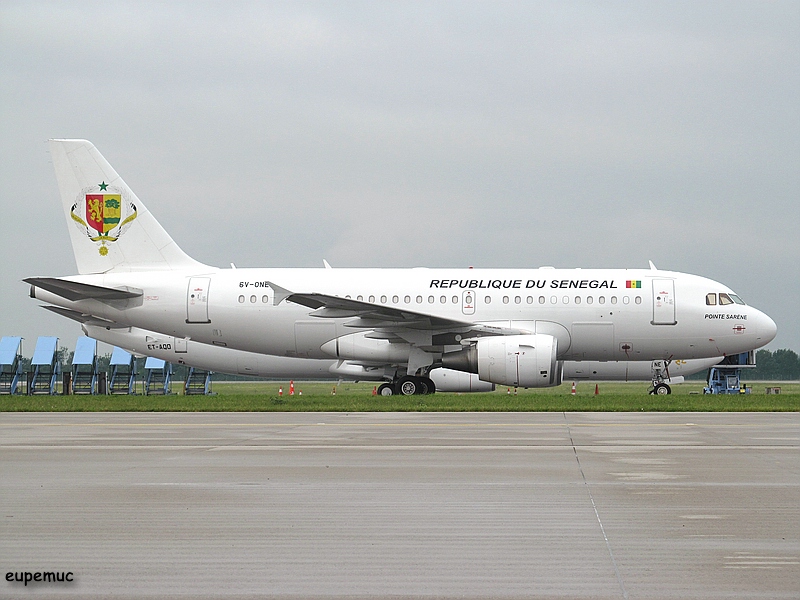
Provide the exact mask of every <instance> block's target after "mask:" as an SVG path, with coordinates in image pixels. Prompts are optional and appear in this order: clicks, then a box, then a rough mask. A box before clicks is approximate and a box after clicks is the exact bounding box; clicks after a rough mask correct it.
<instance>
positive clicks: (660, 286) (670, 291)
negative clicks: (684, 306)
mask: <svg viewBox="0 0 800 600" xmlns="http://www.w3.org/2000/svg"><path fill="white" fill-rule="evenodd" d="M651 323H652V324H653V325H675V324H676V323H677V321H676V320H675V280H674V279H653V320H652V321H651Z"/></svg>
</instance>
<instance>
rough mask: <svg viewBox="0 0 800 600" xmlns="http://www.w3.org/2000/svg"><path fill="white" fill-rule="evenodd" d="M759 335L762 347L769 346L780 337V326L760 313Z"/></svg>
mask: <svg viewBox="0 0 800 600" xmlns="http://www.w3.org/2000/svg"><path fill="white" fill-rule="evenodd" d="M758 334H759V338H760V339H759V341H760V342H761V343H762V345H766V344H769V343H770V342H771V341H772V340H774V339H775V336H776V335H778V326H777V325H776V324H775V321H773V320H772V319H771V318H770V317H769V316H767V315H765V314H764V313H759V319H758Z"/></svg>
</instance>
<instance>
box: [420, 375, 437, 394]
mask: <svg viewBox="0 0 800 600" xmlns="http://www.w3.org/2000/svg"><path fill="white" fill-rule="evenodd" d="M422 383H424V384H425V386H426V387H427V388H428V389H427V391H426V392H425V393H426V394H435V393H436V384H435V383H433V379H431V378H430V377H422Z"/></svg>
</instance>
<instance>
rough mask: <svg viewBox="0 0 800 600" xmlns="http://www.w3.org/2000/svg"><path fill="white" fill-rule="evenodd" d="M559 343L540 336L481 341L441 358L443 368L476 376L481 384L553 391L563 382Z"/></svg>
mask: <svg viewBox="0 0 800 600" xmlns="http://www.w3.org/2000/svg"><path fill="white" fill-rule="evenodd" d="M557 353H558V341H557V340H556V339H555V338H554V337H553V336H552V335H547V334H543V333H535V334H531V335H508V336H497V337H488V338H481V339H479V340H478V341H477V343H476V344H475V345H473V346H470V347H469V348H466V349H464V350H461V351H459V352H450V353H447V354H444V355H443V356H442V366H443V367H445V368H449V369H456V370H458V371H466V372H468V373H477V374H478V376H479V377H480V379H481V380H483V381H489V382H491V383H497V384H500V385H512V386H514V387H552V386H556V385H560V384H561V381H562V364H561V363H560V362H559V361H558V360H557Z"/></svg>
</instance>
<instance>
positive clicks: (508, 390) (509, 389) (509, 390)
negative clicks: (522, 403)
mask: <svg viewBox="0 0 800 600" xmlns="http://www.w3.org/2000/svg"><path fill="white" fill-rule="evenodd" d="M506 394H508V395H509V396H510V395H511V388H506Z"/></svg>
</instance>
